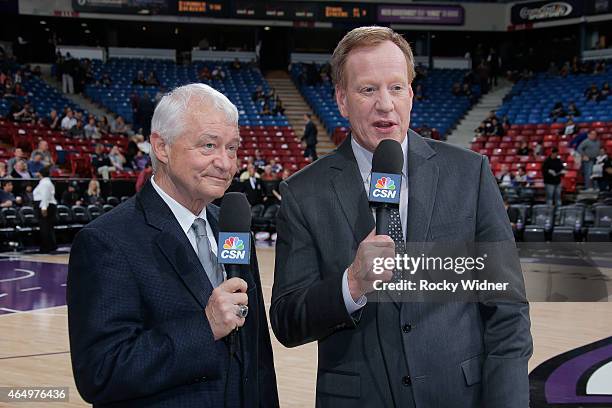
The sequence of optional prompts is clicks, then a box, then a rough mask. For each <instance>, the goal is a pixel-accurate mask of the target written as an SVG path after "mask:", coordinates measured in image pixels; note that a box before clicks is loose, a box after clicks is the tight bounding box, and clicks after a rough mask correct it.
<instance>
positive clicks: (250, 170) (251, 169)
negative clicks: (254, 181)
mask: <svg viewBox="0 0 612 408" xmlns="http://www.w3.org/2000/svg"><path fill="white" fill-rule="evenodd" d="M250 177H255V178H259V173H257V169H256V168H255V165H254V164H253V163H248V164H247V167H246V170H245V171H243V172H242V174H241V175H240V182H245V181H247V180H248V179H249V178H250Z"/></svg>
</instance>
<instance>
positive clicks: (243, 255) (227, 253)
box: [218, 232, 251, 265]
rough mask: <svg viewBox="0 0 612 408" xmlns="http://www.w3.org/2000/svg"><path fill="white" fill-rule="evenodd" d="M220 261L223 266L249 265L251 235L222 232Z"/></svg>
mask: <svg viewBox="0 0 612 408" xmlns="http://www.w3.org/2000/svg"><path fill="white" fill-rule="evenodd" d="M219 244H220V245H219V246H220V248H219V251H218V253H219V254H220V255H219V256H218V261H219V263H221V264H244V265H246V264H249V263H250V254H251V235H250V233H248V232H220V233H219Z"/></svg>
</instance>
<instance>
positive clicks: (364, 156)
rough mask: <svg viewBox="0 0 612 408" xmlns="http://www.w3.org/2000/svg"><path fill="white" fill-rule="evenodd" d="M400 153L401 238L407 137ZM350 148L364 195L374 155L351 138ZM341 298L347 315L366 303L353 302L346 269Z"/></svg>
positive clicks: (405, 215)
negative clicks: (401, 166)
mask: <svg viewBox="0 0 612 408" xmlns="http://www.w3.org/2000/svg"><path fill="white" fill-rule="evenodd" d="M401 145H402V152H403V154H404V169H403V170H402V186H401V188H400V206H399V215H400V220H401V222H402V232H403V236H404V237H405V236H406V223H407V222H408V160H407V157H408V155H407V154H408V135H406V137H405V138H404V141H403V142H402V144H401ZM351 147H352V148H353V154H354V155H355V159H356V160H357V166H358V167H359V173H361V178H362V179H363V187H364V188H365V191H366V195H367V194H368V192H369V191H370V178H371V177H372V156H374V154H373V153H372V152H370V151H368V150H367V149H365V148H364V147H363V146H361V145H360V144H359V143H357V141H356V140H355V138H353V137H351ZM372 215H373V216H374V220H376V211H375V210H374V209H373V210H372ZM342 297H343V298H344V305H345V306H346V310H347V311H348V312H349V314H352V313H354V312H356V311H357V310H359V309H361V308H362V307H364V306H365V304H366V303H367V299H366V297H365V296H361V297H360V298H359V299H357V302H355V301H354V300H353V297H352V296H351V292H350V290H349V286H348V269H347V270H346V271H344V275H343V276H342Z"/></svg>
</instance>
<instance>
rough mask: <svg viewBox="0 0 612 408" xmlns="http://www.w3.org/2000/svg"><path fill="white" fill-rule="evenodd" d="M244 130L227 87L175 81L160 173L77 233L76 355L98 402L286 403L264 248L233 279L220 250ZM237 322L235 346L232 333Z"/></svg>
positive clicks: (163, 106)
mask: <svg viewBox="0 0 612 408" xmlns="http://www.w3.org/2000/svg"><path fill="white" fill-rule="evenodd" d="M239 142H240V138H239V133H238V111H237V109H236V107H235V106H234V105H233V104H232V103H231V102H230V101H229V100H228V99H227V98H226V97H225V96H223V95H222V94H221V93H219V92H217V91H215V90H214V89H212V88H210V87H209V86H207V85H204V84H190V85H186V86H182V87H180V88H177V89H175V90H174V91H172V92H170V93H169V94H167V95H165V96H164V97H163V98H162V99H161V101H160V102H159V104H158V106H157V108H156V109H155V112H154V115H153V120H152V126H151V158H152V164H153V168H154V176H153V177H152V179H151V181H150V182H147V183H146V184H145V186H144V187H143V188H142V190H141V191H140V192H139V193H138V194H137V195H136V196H135V197H134V198H132V199H130V200H128V201H127V202H126V203H124V204H122V205H121V206H120V207H118V208H116V209H115V210H113V211H111V212H110V213H108V214H105V215H104V216H102V217H99V218H98V219H96V220H95V221H93V222H91V223H90V224H88V225H87V226H86V227H85V228H84V229H83V230H82V231H81V232H80V233H79V234H78V235H77V237H76V239H75V242H74V244H73V247H72V252H71V256H70V268H69V274H68V320H69V329H70V345H71V357H72V366H73V372H74V377H75V381H76V385H77V388H78V390H79V392H80V393H81V395H82V397H83V398H84V399H85V400H86V401H89V402H92V403H93V404H94V406H100V407H102V406H113V407H145V406H146V407H162V406H163V407H215V408H216V407H232V408H234V407H257V408H259V407H276V406H278V396H277V389H276V376H275V373H274V364H273V358H272V347H271V344H270V337H269V331H268V326H267V322H266V316H265V312H264V303H263V296H262V291H261V283H260V278H259V271H258V268H257V259H256V257H255V253H254V251H253V255H252V258H251V264H250V268H249V272H248V273H246V274H243V278H244V279H240V278H232V279H227V280H226V279H225V276H224V275H225V274H224V271H223V268H222V267H221V266H220V265H219V264H218V263H217V257H216V254H217V242H216V238H215V237H216V235H217V231H218V227H217V222H218V215H219V209H218V207H215V206H214V205H212V204H211V202H212V201H213V200H215V199H216V198H219V197H221V196H223V194H224V192H225V190H226V189H227V188H228V187H229V185H230V183H231V181H232V176H233V175H234V173H235V172H236V155H237V150H238V147H239ZM241 305H248V307H249V314H248V316H246V318H245V317H241V316H240V315H239V313H238V310H240V309H241ZM238 327H240V328H241V329H240V330H239V332H238V333H239V335H238V338H239V341H238V347H237V352H236V353H234V354H230V352H229V348H228V346H227V344H226V342H225V338H226V337H227V336H228V334H230V333H231V332H233V331H234V330H235V329H236V328H238Z"/></svg>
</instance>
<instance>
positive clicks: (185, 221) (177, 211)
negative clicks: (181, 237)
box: [151, 176, 208, 234]
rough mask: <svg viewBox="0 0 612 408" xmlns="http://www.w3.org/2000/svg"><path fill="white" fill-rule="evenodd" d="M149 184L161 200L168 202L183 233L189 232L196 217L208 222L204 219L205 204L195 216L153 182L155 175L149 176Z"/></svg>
mask: <svg viewBox="0 0 612 408" xmlns="http://www.w3.org/2000/svg"><path fill="white" fill-rule="evenodd" d="M151 184H152V185H153V188H154V189H155V191H157V194H159V195H160V197H161V198H162V200H164V202H165V203H166V204H168V207H170V211H172V214H174V217H175V218H176V220H177V221H178V223H179V225H180V226H181V229H182V230H183V232H185V234H187V233H188V232H189V230H190V229H191V226H192V225H193V222H194V221H195V220H196V218H202V219H203V220H204V221H206V224H208V220H207V219H206V206H204V208H202V211H201V212H200V214H199V215H198V216H197V217H196V216H195V215H193V213H192V212H191V211H189V210H188V209H187V208H185V207H184V206H183V205H182V204H180V203H179V202H178V201H176V200H175V199H174V198H172V197H170V195H168V193H166V192H165V191H164V190H162V189H161V187H160V186H158V185H157V183H155V176H152V177H151Z"/></svg>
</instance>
